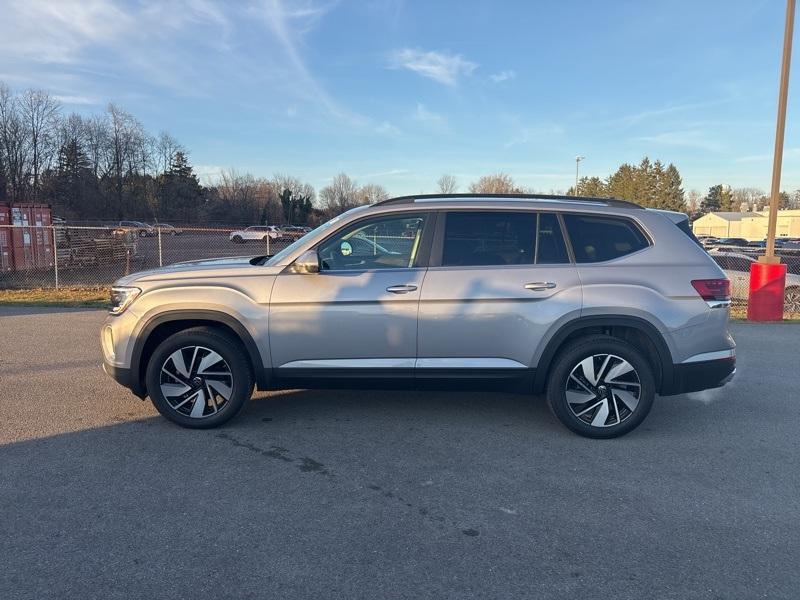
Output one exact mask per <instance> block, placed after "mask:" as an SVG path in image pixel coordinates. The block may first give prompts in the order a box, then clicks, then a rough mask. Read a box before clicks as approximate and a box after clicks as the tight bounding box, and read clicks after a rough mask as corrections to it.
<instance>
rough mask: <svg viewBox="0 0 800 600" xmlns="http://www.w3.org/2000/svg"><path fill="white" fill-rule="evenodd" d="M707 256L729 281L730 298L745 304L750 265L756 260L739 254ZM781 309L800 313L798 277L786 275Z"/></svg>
mask: <svg viewBox="0 0 800 600" xmlns="http://www.w3.org/2000/svg"><path fill="white" fill-rule="evenodd" d="M709 254H710V255H711V257H712V258H713V259H714V262H716V263H717V264H718V265H719V266H720V268H721V269H722V270H723V271H725V276H726V277H727V278H728V279H730V281H731V298H732V299H733V300H736V301H739V302H747V297H748V293H749V290H750V265H751V264H753V263H754V262H756V259H755V258H753V257H752V256H747V255H746V254H741V253H739V252H724V251H711V252H710V253H709ZM783 307H784V310H786V311H788V312H792V313H800V275H795V274H793V273H787V274H786V287H785V292H784V297H783Z"/></svg>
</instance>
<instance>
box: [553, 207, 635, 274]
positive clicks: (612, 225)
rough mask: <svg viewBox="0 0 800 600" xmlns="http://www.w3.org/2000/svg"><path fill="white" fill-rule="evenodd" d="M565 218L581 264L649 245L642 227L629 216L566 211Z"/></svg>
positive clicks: (609, 257) (608, 258) (604, 259)
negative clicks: (625, 217)
mask: <svg viewBox="0 0 800 600" xmlns="http://www.w3.org/2000/svg"><path fill="white" fill-rule="evenodd" d="M564 221H565V222H566V225H567V233H568V234H569V238H570V241H571V242H572V249H573V251H574V252H575V260H576V261H577V262H579V263H593V262H602V261H606V260H612V259H614V258H619V257H620V256H625V255H626V254H630V253H631V252H636V251H637V250H641V249H642V248H647V246H649V243H648V241H647V238H646V237H645V236H644V234H643V233H642V232H641V230H640V229H639V228H638V227H637V226H636V225H634V223H633V222H632V221H629V220H628V219H620V218H615V217H605V216H602V215H569V214H565V215H564Z"/></svg>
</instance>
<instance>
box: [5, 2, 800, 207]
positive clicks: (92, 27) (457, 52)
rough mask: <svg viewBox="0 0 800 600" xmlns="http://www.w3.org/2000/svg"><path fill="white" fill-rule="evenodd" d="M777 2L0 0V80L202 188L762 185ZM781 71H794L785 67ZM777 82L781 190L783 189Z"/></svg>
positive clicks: (799, 144)
mask: <svg viewBox="0 0 800 600" xmlns="http://www.w3.org/2000/svg"><path fill="white" fill-rule="evenodd" d="M784 10H785V3H784V2H783V1H782V0H762V1H754V0H747V1H744V0H742V1H740V0H726V1H711V0H704V1H702V2H699V1H696V0H695V1H682V0H670V1H664V2H642V1H641V0H638V1H611V0H609V1H608V2H590V1H588V0H586V1H577V0H576V1H570V0H561V1H556V0H552V1H546V0H542V1H537V2H533V1H530V2H500V1H495V2H491V1H486V2H469V1H467V0H464V1H461V2H435V1H419V2H411V1H407V2H403V1H400V0H375V1H368V0H363V1H355V0H353V1H348V0H341V1H339V2H335V1H321V0H320V1H299V2H290V1H288V0H285V1H281V0H264V1H256V0H253V1H248V0H241V1H236V2H222V1H219V2H217V1H214V0H175V1H172V2H150V1H146V0H141V1H135V2H134V1H127V2H125V1H122V0H75V1H73V0H60V1H59V0H49V1H47V0H0V13H2V14H3V15H4V18H3V19H2V20H0V80H3V81H5V82H6V83H8V84H9V85H11V86H12V87H13V88H15V89H20V88H24V87H29V86H34V87H41V88H46V89H48V90H50V91H52V92H53V93H54V94H56V95H58V96H59V97H60V98H61V100H62V102H63V103H64V105H65V106H66V108H67V109H68V110H75V111H78V112H82V113H90V112H97V111H99V110H102V108H103V107H104V106H105V104H106V103H107V102H109V101H113V102H115V103H118V104H119V105H121V106H122V107H124V108H125V109H127V110H128V111H130V112H132V113H133V114H134V115H136V116H137V117H138V118H139V119H140V120H141V121H142V122H143V123H144V125H145V126H146V127H147V128H148V130H150V131H152V132H157V131H160V130H167V131H170V132H171V133H172V134H173V135H175V136H176V137H177V138H178V139H179V140H180V141H181V142H182V143H183V144H184V145H186V146H187V147H188V148H189V150H190V154H191V161H192V163H193V164H194V165H195V166H196V168H197V170H198V172H199V173H200V174H202V175H203V176H204V178H206V180H208V178H211V177H213V176H214V174H215V173H217V172H218V171H219V170H220V169H222V168H227V167H235V168H236V169H238V170H240V171H250V172H252V173H253V174H255V175H264V176H269V175H271V174H273V173H275V172H286V173H291V174H294V175H296V176H299V177H301V178H303V179H305V180H307V181H309V182H310V183H312V184H313V185H314V186H315V187H317V188H319V187H321V186H323V185H325V184H326V183H327V182H328V180H329V179H330V178H331V177H332V176H333V175H334V174H336V173H337V172H340V171H344V172H346V173H348V174H349V175H351V176H352V177H354V178H355V179H356V180H357V181H358V182H359V183H380V184H383V185H384V186H386V187H387V188H388V189H389V191H390V192H392V193H394V194H401V193H416V192H420V191H434V189H435V182H436V179H437V178H438V177H439V176H440V175H441V174H442V173H451V174H453V175H455V176H456V178H457V180H458V182H459V185H460V189H461V190H465V189H466V187H467V186H468V184H469V182H470V181H472V180H474V179H477V178H478V177H479V176H480V175H483V174H487V173H490V172H496V171H501V170H502V171H505V172H507V173H509V174H511V175H512V176H513V177H514V178H515V179H516V180H517V181H518V182H519V183H520V184H522V185H524V186H528V187H531V188H535V189H537V190H539V191H544V192H546V191H550V190H566V189H567V187H569V185H571V183H572V181H573V179H574V167H575V162H574V157H575V155H576V154H582V155H585V156H586V159H585V161H584V162H583V163H582V165H581V170H582V174H587V175H598V176H605V175H607V174H608V173H610V172H611V171H613V170H614V169H615V168H616V167H617V166H618V165H619V164H620V163H622V162H625V161H628V162H630V161H635V162H638V160H639V159H640V158H641V157H642V156H643V155H649V156H650V157H651V158H653V159H655V158H660V159H661V160H662V161H664V162H674V163H675V164H676V165H677V166H678V168H679V169H680V171H681V173H682V175H683V177H684V185H685V188H686V189H687V190H689V189H692V188H695V189H698V190H701V191H702V192H705V190H706V189H707V188H708V187H709V186H710V185H713V184H715V183H728V184H730V185H732V186H734V187H740V186H754V187H760V188H762V189H765V190H766V189H767V188H768V186H769V180H770V173H771V160H770V155H771V151H772V145H773V143H774V141H773V140H774V121H775V110H776V101H777V100H776V98H777V87H778V80H777V79H778V71H779V64H780V51H781V44H782V35H783V18H784ZM795 67H796V68H795V73H797V70H798V69H800V64H796V65H795ZM797 83H798V81H797V77H793V81H792V83H791V85H790V101H789V118H788V127H787V135H786V157H785V161H784V177H783V182H784V185H783V187H784V188H786V189H795V188H798V187H800V140H798V134H800V119H798V118H797V117H798V116H797V115H796V114H795V113H796V108H798V107H800V104H798V102H797V100H796V98H797V97H798V94H800V88H798V86H797Z"/></svg>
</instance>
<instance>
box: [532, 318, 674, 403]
mask: <svg viewBox="0 0 800 600" xmlns="http://www.w3.org/2000/svg"><path fill="white" fill-rule="evenodd" d="M598 333H601V334H607V335H611V336H613V337H617V338H620V339H623V340H625V341H628V342H630V343H632V344H634V345H635V346H636V347H637V348H639V349H640V350H642V351H643V352H644V353H645V355H646V357H647V358H648V360H649V361H650V363H651V365H652V367H653V374H654V376H655V379H656V391H657V392H659V393H661V392H662V391H663V390H668V389H669V388H671V387H672V383H673V379H674V373H673V362H672V354H671V353H670V350H669V346H667V343H666V341H665V340H664V336H663V335H662V334H661V332H659V330H658V329H657V328H656V327H655V325H653V324H652V323H650V322H649V321H646V320H645V319H642V318H640V317H633V316H625V315H592V316H587V317H579V318H577V319H574V320H572V321H569V322H568V323H565V324H564V325H562V326H561V327H560V328H559V329H558V330H557V331H556V333H555V334H553V336H552V337H551V338H550V340H549V341H548V342H547V345H546V346H545V349H544V351H543V352H542V354H541V356H540V357H539V361H538V363H537V365H536V374H535V377H534V381H533V391H534V393H536V394H541V393H542V392H544V389H545V387H546V385H547V378H548V375H549V373H550V368H551V366H552V364H553V360H554V359H555V357H556V356H557V355H558V352H559V351H560V350H561V349H562V348H563V347H564V346H565V344H567V343H569V342H570V341H572V340H574V339H577V338H580V337H584V336H586V335H592V334H598Z"/></svg>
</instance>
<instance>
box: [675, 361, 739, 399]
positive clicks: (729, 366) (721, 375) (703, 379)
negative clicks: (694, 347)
mask: <svg viewBox="0 0 800 600" xmlns="http://www.w3.org/2000/svg"><path fill="white" fill-rule="evenodd" d="M735 374H736V357H735V356H729V357H726V358H721V359H716V360H704V361H696V362H688V363H680V364H677V365H674V366H673V372H672V375H673V381H672V385H671V386H664V388H665V389H663V390H662V391H661V395H662V396H674V395H676V394H687V393H689V392H699V391H700V390H708V389H712V388H718V387H722V386H723V385H725V384H726V383H728V382H729V381H730V380H731V379H733V376H734V375H735Z"/></svg>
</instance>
